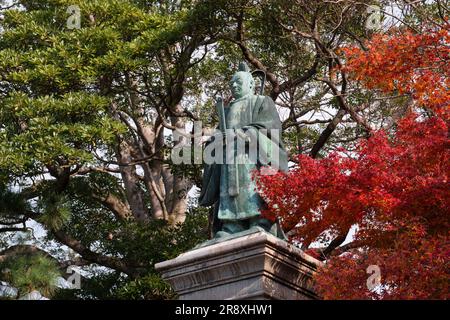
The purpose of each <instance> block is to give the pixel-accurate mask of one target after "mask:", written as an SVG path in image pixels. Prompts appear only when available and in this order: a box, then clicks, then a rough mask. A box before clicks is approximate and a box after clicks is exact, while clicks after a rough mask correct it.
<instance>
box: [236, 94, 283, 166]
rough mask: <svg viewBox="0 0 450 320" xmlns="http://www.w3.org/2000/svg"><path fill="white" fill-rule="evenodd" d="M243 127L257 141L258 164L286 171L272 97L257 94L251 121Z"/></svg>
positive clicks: (279, 121)
mask: <svg viewBox="0 0 450 320" xmlns="http://www.w3.org/2000/svg"><path fill="white" fill-rule="evenodd" d="M243 129H246V135H247V136H248V137H250V139H256V141H257V146H258V150H259V151H258V162H259V164H260V165H263V166H264V165H271V166H272V167H274V168H276V169H279V170H282V171H287V168H288V160H287V158H288V156H287V152H286V149H285V148H284V145H283V141H282V139H281V134H282V125H281V120H280V116H279V114H278V111H277V109H276V107H275V103H274V102H273V100H272V98H270V97H267V96H257V100H256V104H255V108H254V109H253V113H252V121H251V123H250V124H249V125H247V126H245V127H244V128H243Z"/></svg>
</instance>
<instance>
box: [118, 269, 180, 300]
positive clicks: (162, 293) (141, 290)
mask: <svg viewBox="0 0 450 320" xmlns="http://www.w3.org/2000/svg"><path fill="white" fill-rule="evenodd" d="M115 297H116V298H117V299H125V300H142V299H144V300H167V299H174V298H176V294H175V292H174V291H173V289H172V288H171V287H170V285H169V284H168V283H167V282H165V281H164V280H162V279H161V277H160V276H158V275H154V274H151V275H149V276H145V277H142V278H138V279H136V280H133V281H130V282H128V283H126V284H125V285H124V286H122V287H120V288H119V289H118V290H117V292H116V294H115Z"/></svg>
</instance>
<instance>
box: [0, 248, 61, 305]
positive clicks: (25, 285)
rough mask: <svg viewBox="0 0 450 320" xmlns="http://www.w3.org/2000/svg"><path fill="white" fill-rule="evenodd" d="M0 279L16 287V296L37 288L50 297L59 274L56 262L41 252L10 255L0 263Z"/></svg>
mask: <svg viewBox="0 0 450 320" xmlns="http://www.w3.org/2000/svg"><path fill="white" fill-rule="evenodd" d="M0 270H1V273H0V279H1V280H3V281H6V282H7V283H8V284H10V285H11V286H13V287H15V288H16V289H18V296H22V295H24V294H26V293H28V292H31V291H34V290H37V291H39V292H40V293H41V294H42V295H43V296H45V297H50V296H51V295H52V294H53V293H54V292H55V289H56V280H57V277H59V276H60V272H59V271H58V268H57V265H56V262H55V261H54V260H52V259H50V258H48V257H45V256H44V255H42V254H41V253H37V254H32V255H23V256H12V257H10V258H8V259H6V260H5V261H3V262H2V263H0Z"/></svg>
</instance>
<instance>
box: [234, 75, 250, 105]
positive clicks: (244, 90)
mask: <svg viewBox="0 0 450 320" xmlns="http://www.w3.org/2000/svg"><path fill="white" fill-rule="evenodd" d="M253 86H254V84H253V78H252V76H251V75H249V74H248V73H247V72H242V71H239V72H236V73H235V74H234V75H233V77H232V78H231V81H230V89H231V94H232V95H233V98H235V99H239V98H242V97H245V96H246V95H248V94H250V93H252V92H253Z"/></svg>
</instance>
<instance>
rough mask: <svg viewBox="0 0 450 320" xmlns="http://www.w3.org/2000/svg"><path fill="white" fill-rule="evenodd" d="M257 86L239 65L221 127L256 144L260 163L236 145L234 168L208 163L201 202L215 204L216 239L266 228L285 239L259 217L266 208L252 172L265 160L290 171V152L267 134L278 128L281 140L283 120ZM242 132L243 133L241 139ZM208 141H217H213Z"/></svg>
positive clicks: (278, 230) (220, 103)
mask: <svg viewBox="0 0 450 320" xmlns="http://www.w3.org/2000/svg"><path fill="white" fill-rule="evenodd" d="M254 88H255V81H254V79H253V76H252V74H251V73H250V71H249V69H248V67H247V65H245V64H244V63H241V64H240V67H239V71H238V72H236V73H235V74H234V75H233V77H232V79H231V81H230V89H231V92H232V95H233V98H234V99H233V100H232V101H231V102H230V104H229V105H228V106H225V107H224V108H223V111H224V123H223V124H222V125H221V126H226V129H228V130H230V129H233V130H234V131H235V132H236V133H238V134H237V135H236V139H246V140H247V143H257V144H258V146H259V148H261V149H262V151H260V152H258V153H257V161H250V159H249V154H248V153H247V152H244V153H238V152H237V147H236V146H237V145H238V144H237V143H236V144H234V153H233V154H232V157H233V158H234V163H233V164H229V163H226V164H218V163H213V164H210V165H205V168H204V174H203V187H202V190H201V194H200V199H199V204H200V205H202V206H214V217H213V222H214V223H213V234H214V235H215V238H223V237H225V236H229V235H231V234H235V233H237V232H241V231H244V230H247V229H251V228H262V229H263V230H265V231H268V232H271V233H273V234H275V235H277V236H280V237H282V235H281V232H280V229H279V228H278V227H277V226H276V225H274V224H273V223H271V222H270V221H268V220H267V219H264V218H262V217H261V213H260V210H261V209H262V208H264V205H265V204H264V201H263V199H262V198H261V197H260V195H259V194H258V192H257V191H256V185H255V181H254V180H253V179H252V171H253V170H254V169H258V170H259V169H260V168H261V166H262V164H266V163H267V162H271V163H272V165H273V164H274V163H273V162H274V161H278V163H277V164H276V165H275V167H276V168H279V169H280V170H283V171H286V170H287V154H286V151H285V149H284V146H283V144H282V142H281V141H280V139H277V138H276V137H273V136H270V137H269V136H268V135H269V134H270V130H271V129H277V130H280V131H279V132H280V136H281V129H282V127H281V121H280V117H279V115H278V112H277V110H276V108H275V104H274V102H273V100H272V99H271V98H270V97H268V96H264V95H256V94H255V92H254ZM261 92H262V90H261ZM222 104H223V101H222V99H221V98H218V99H217V107H218V110H221V106H222ZM219 114H220V111H219ZM221 129H224V128H221ZM239 129H240V130H242V131H240V130H239ZM239 131H240V132H244V133H245V134H243V135H239ZM210 143H217V142H216V140H214V141H213V142H210ZM221 143H222V142H221ZM261 155H263V156H264V157H265V158H266V159H264V160H265V161H261V160H262V159H260V157H261ZM274 155H277V156H274ZM255 162H256V163H255Z"/></svg>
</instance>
